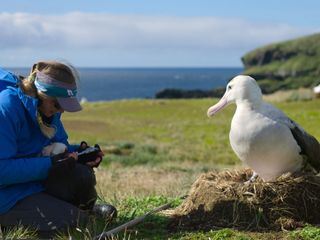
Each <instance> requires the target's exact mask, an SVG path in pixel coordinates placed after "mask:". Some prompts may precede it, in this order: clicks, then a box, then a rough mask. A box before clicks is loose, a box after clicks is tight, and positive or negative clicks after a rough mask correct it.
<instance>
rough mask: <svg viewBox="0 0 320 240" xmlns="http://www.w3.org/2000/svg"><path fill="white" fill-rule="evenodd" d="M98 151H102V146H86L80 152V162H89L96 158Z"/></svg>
mask: <svg viewBox="0 0 320 240" xmlns="http://www.w3.org/2000/svg"><path fill="white" fill-rule="evenodd" d="M98 152H100V148H98V147H88V148H86V149H85V150H83V151H82V152H79V153H78V163H82V164H86V163H87V162H91V161H94V160H96V157H97V153H98Z"/></svg>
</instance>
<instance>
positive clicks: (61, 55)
mask: <svg viewBox="0 0 320 240" xmlns="http://www.w3.org/2000/svg"><path fill="white" fill-rule="evenodd" d="M319 9H320V1H316V0H305V1H295V0H291V1H289V0H269V1H257V0H255V1H253V0H243V1H239V0H224V1H215V0H194V1H191V0H184V1H183V0H176V1H175V0H171V1H169V0H161V1H160V0H158V1H155V0H118V1H108V0H104V1H102V0H90V1H88V0H67V1H66V0H55V1H44V0H42V1H40V0H8V1H2V2H1V10H0V29H1V36H2V37H1V38H0V47H1V55H0V66H30V65H32V63H33V62H35V61H38V60H39V59H58V60H66V61H69V62H71V63H72V64H74V65H75V66H87V67H222V66H226V67H231V66H242V63H241V57H242V56H243V55H244V54H245V53H246V52H248V51H250V50H253V49H255V48H257V47H260V46H263V45H265V44H269V43H273V42H279V41H283V40H288V39H292V38H296V37H300V36H304V35H308V34H313V33H317V32H319V31H320V15H319Z"/></svg>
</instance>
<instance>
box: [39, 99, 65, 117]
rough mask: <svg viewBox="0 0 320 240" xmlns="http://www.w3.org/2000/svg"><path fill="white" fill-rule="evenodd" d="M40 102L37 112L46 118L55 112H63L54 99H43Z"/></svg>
mask: <svg viewBox="0 0 320 240" xmlns="http://www.w3.org/2000/svg"><path fill="white" fill-rule="evenodd" d="M41 101H42V103H41V105H40V106H39V111H40V112H41V113H42V114H43V115H45V116H46V117H51V116H53V115H54V114H55V113H57V112H60V113H63V112H64V110H63V109H62V108H61V106H60V105H59V103H58V101H57V100H56V99H54V98H43V99H42V100H41Z"/></svg>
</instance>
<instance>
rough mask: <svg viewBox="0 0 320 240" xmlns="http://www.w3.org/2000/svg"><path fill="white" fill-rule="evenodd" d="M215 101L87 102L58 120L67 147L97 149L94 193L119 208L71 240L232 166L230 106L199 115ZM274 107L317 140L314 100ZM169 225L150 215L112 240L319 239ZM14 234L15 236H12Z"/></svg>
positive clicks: (311, 232) (319, 235)
mask: <svg viewBox="0 0 320 240" xmlns="http://www.w3.org/2000/svg"><path fill="white" fill-rule="evenodd" d="M216 102H217V99H196V100H131V101H114V102H105V103H86V104H85V105H84V110H83V111H82V112H80V113H76V114H68V113H66V114H64V115H63V121H64V122H65V127H66V129H67V131H68V133H69V137H70V138H69V140H70V142H72V143H78V142H80V141H81V140H87V141H88V143H89V144H94V143H99V144H100V145H101V146H102V148H103V149H104V151H105V153H106V156H105V159H104V163H103V164H102V167H101V169H100V171H97V178H98V188H99V190H100V192H101V193H100V196H101V198H102V199H103V201H107V202H111V203H113V204H114V205H115V206H116V207H117V208H118V210H119V217H118V219H117V221H116V222H114V223H113V224H112V225H105V223H104V222H95V223H94V224H93V225H92V226H89V227H88V229H80V230H76V231H73V232H72V233H71V235H72V236H74V237H75V239H91V238H92V237H93V236H94V235H95V234H98V233H99V232H101V231H102V230H104V229H105V230H110V229H112V228H113V227H116V226H119V225H120V224H122V223H124V222H127V221H129V220H131V219H133V218H135V217H138V216H141V215H143V214H144V213H146V212H148V211H150V210H151V209H153V208H155V207H158V206H160V205H162V204H165V203H168V202H172V201H173V203H174V206H176V205H177V204H179V203H180V202H181V200H179V197H180V196H181V195H183V194H186V193H187V191H188V189H190V186H191V184H192V182H194V180H195V179H196V178H197V176H198V175H199V174H201V173H202V172H206V171H210V170H212V169H221V168H226V167H227V168H233V167H235V166H239V165H240V164H241V163H240V161H239V160H238V159H237V157H236V156H235V154H234V153H233V151H232V149H231V147H230V144H229V137H228V134H229V129H230V122H231V118H232V115H233V112H234V110H235V106H229V107H228V108H226V109H225V110H223V111H222V112H220V113H219V114H218V115H216V116H215V117H213V118H210V119H209V118H208V117H207V116H206V111H207V109H208V108H209V107H210V106H211V105H213V104H214V103H216ZM275 105H276V106H277V107H279V108H280V109H282V110H283V111H284V112H285V113H286V114H287V115H288V116H289V117H291V118H292V119H293V120H295V121H296V122H298V123H299V124H300V125H301V126H303V127H304V128H305V129H306V130H307V131H308V132H309V133H311V134H312V135H314V136H315V137H317V138H318V139H319V138H320V128H319V122H320V112H319V106H320V101H319V100H313V101H303V102H300V101H295V102H280V103H276V104H275ZM168 221H169V219H168V218H167V217H166V216H165V215H162V214H155V215H153V216H150V217H148V218H147V219H146V220H145V221H144V222H143V223H141V224H139V225H137V226H136V227H134V228H133V229H128V230H127V231H126V232H124V233H121V234H119V235H118V236H116V237H115V238H114V239H216V240H218V239H219V240H220V239H232V240H233V239H243V240H244V239H266V240H271V239H303V240H307V239H320V230H319V228H317V227H312V226H308V227H306V228H304V229H300V230H296V231H293V232H278V233H276V232H267V233H258V232H239V231H235V230H232V229H217V230H212V231H210V232H175V233H172V232H169V231H168V229H167V224H168ZM13 232H15V233H16V234H18V235H19V232H18V231H13ZM20 234H21V236H22V233H21V232H20ZM23 234H24V235H23V236H25V234H26V233H23ZM15 236H16V235H15ZM31 236H32V234H31ZM0 238H1V236H0ZM60 238H62V239H68V237H67V236H61V237H60Z"/></svg>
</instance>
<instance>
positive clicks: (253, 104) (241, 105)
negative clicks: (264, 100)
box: [236, 99, 261, 111]
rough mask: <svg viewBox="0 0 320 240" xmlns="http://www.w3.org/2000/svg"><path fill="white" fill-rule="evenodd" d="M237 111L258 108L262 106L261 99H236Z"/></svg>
mask: <svg viewBox="0 0 320 240" xmlns="http://www.w3.org/2000/svg"><path fill="white" fill-rule="evenodd" d="M236 105H237V111H238V110H239V111H240V110H241V111H242V110H257V109H259V108H260V106H261V101H250V100H248V99H241V100H237V101H236Z"/></svg>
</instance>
